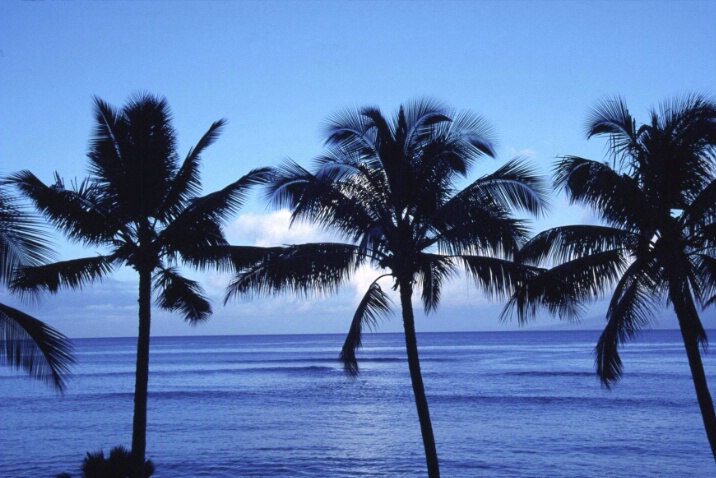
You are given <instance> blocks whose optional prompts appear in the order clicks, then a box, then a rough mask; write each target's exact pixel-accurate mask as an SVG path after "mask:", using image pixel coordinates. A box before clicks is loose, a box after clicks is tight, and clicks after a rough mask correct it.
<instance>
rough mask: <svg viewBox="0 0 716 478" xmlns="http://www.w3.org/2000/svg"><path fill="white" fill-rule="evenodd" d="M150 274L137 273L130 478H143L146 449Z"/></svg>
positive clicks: (146, 270) (147, 270)
mask: <svg viewBox="0 0 716 478" xmlns="http://www.w3.org/2000/svg"><path fill="white" fill-rule="evenodd" d="M151 293H152V272H151V270H149V269H147V268H143V269H142V270H140V271H139V336H138V338H137V369H136V375H135V383H134V421H133V424H132V478H144V477H143V474H144V457H145V454H146V449H147V390H148V385H149V332H150V326H151V306H152V304H151Z"/></svg>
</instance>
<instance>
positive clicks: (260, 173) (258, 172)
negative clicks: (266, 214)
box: [157, 168, 271, 255]
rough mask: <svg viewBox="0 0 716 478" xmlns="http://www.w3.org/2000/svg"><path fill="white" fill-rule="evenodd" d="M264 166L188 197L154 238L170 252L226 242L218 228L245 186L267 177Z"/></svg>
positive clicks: (237, 205)
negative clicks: (221, 186) (188, 199)
mask: <svg viewBox="0 0 716 478" xmlns="http://www.w3.org/2000/svg"><path fill="white" fill-rule="evenodd" d="M270 174H271V170H270V169H268V168H261V169H255V170H253V171H251V172H249V173H248V174H246V175H245V176H243V177H241V178H240V179H238V180H237V181H234V182H233V183H231V184H230V185H228V186H226V187H225V188H223V189H221V190H219V191H216V192H213V193H210V194H207V195H206V196H202V197H199V198H194V199H192V200H191V202H190V204H189V206H188V207H187V208H186V209H184V210H183V211H181V213H180V214H179V215H178V216H177V217H175V218H174V219H173V220H172V221H171V222H170V223H169V224H168V225H167V227H166V228H164V229H163V230H161V231H160V232H159V235H158V237H157V242H158V243H160V244H163V245H165V247H167V250H168V251H170V253H175V252H179V253H180V254H187V255H190V254H191V253H192V252H191V251H192V250H194V249H205V248H207V247H213V246H224V245H227V242H226V238H225V237H224V233H223V231H222V229H221V226H222V224H223V223H224V222H225V221H226V220H227V218H228V216H229V215H230V214H234V213H236V212H237V211H238V210H239V208H240V207H241V206H242V204H243V203H244V201H245V200H246V198H247V197H248V193H249V189H250V188H251V187H254V186H256V185H259V184H263V183H264V182H265V181H267V180H268V179H269V177H270Z"/></svg>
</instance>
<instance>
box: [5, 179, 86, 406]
mask: <svg viewBox="0 0 716 478" xmlns="http://www.w3.org/2000/svg"><path fill="white" fill-rule="evenodd" d="M49 247H50V246H49V243H48V237H47V233H46V231H45V230H44V229H43V227H42V226H41V225H40V224H39V223H38V222H37V220H36V219H35V218H34V217H33V216H31V215H30V214H28V213H27V212H26V211H25V210H24V209H22V208H21V207H19V206H18V205H17V204H16V202H15V201H14V200H13V197H12V195H11V194H10V193H9V192H8V191H7V189H6V188H5V186H4V185H0V284H2V285H3V286H7V285H8V284H9V283H10V281H11V280H12V278H13V276H14V274H15V273H16V271H17V268H18V267H19V266H23V265H26V266H33V265H40V264H42V263H45V262H47V261H49V260H51V256H52V253H51V251H50V248H49ZM74 362H75V360H74V357H73V355H72V344H71V342H70V341H69V339H68V338H67V337H65V336H64V335H62V334H61V333H60V332H58V331H57V330H55V329H53V328H52V327H50V326H49V325H47V324H45V323H43V322H42V321H40V320H38V319H36V318H34V317H32V316H30V315H28V314H26V313H24V312H22V311H20V310H18V309H15V308H13V307H10V306H8V305H5V304H0V363H6V364H8V365H10V366H11V367H15V368H21V369H23V370H24V371H25V372H26V373H27V374H29V375H30V376H32V377H35V378H37V379H39V380H42V381H44V382H47V383H49V384H51V385H52V386H53V387H54V388H55V389H56V390H57V391H58V392H60V393H62V392H63V391H64V390H65V380H66V378H67V376H68V375H69V372H70V367H71V366H72V365H73V364H74Z"/></svg>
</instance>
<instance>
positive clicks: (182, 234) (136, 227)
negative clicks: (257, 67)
mask: <svg viewBox="0 0 716 478" xmlns="http://www.w3.org/2000/svg"><path fill="white" fill-rule="evenodd" d="M94 104H95V121H96V125H95V131H94V134H93V137H92V140H91V146H90V152H89V154H88V157H89V176H88V178H86V179H85V180H84V181H82V182H81V183H79V184H75V185H73V187H72V188H66V187H65V185H64V183H63V181H62V180H61V179H60V178H59V176H57V175H56V181H55V183H54V184H53V185H51V186H47V185H45V184H43V183H42V182H41V181H40V180H39V179H37V178H36V177H35V176H34V175H33V174H32V173H30V172H28V171H22V172H19V173H16V174H15V175H14V176H13V181H14V182H15V183H16V184H17V185H18V187H20V189H21V190H22V191H23V192H24V193H25V195H26V196H27V197H29V198H30V199H31V200H32V201H33V202H34V204H35V206H36V207H37V208H38V209H39V210H40V211H42V212H43V213H44V214H45V216H47V218H48V219H49V220H50V221H51V222H52V223H53V224H54V225H55V226H56V227H58V228H59V229H61V230H62V231H64V232H65V234H66V235H67V236H68V237H69V238H70V239H71V240H74V241H79V242H82V243H84V244H86V245H88V246H100V247H105V248H107V249H108V250H109V253H108V254H106V255H98V256H94V257H88V258H83V259H75V260H69V261H65V262H58V263H55V264H51V265H46V266H40V267H32V268H25V269H24V270H23V272H24V274H23V277H22V280H21V281H17V282H16V283H15V284H14V285H15V287H17V288H19V289H25V290H37V289H40V290H48V291H50V292H57V290H58V289H59V288H61V287H78V286H81V285H82V284H84V283H87V282H89V281H92V280H94V279H97V278H100V277H102V276H105V275H106V274H108V273H109V272H111V271H112V270H113V269H114V268H116V267H118V266H121V265H127V266H130V267H132V268H133V269H134V270H135V271H137V273H138V275H139V333H138V340H137V368H136V382H135V393H134V421H133V428H132V459H133V462H134V466H133V474H132V476H133V477H135V478H136V477H139V476H141V473H142V467H143V466H144V462H145V451H146V425H147V383H148V375H149V336H150V322H151V301H152V291H154V292H155V293H156V295H157V297H156V301H155V302H156V305H158V306H159V307H161V308H163V309H167V310H170V311H177V312H179V313H180V314H181V315H182V316H183V318H184V319H185V320H187V321H188V322H190V323H191V324H196V323H198V322H202V321H204V320H206V319H208V318H209V316H210V315H211V311H212V310H211V304H210V303H209V301H208V299H207V298H206V297H205V295H204V291H203V289H202V287H201V286H200V285H199V283H197V282H196V281H193V280H190V279H188V278H185V277H184V276H182V274H181V271H180V270H179V269H178V267H177V265H178V264H180V263H184V264H189V265H195V266H196V265H198V266H202V265H207V264H209V263H211V262H212V261H215V260H216V257H220V256H221V254H217V253H216V251H213V252H208V251H212V248H216V247H218V248H220V247H224V246H227V245H228V244H227V241H226V239H225V237H224V234H223V231H222V229H221V226H222V222H223V221H224V220H225V219H226V217H227V216H228V215H229V214H230V213H233V212H235V211H236V210H237V209H238V208H239V207H240V206H241V204H242V202H243V201H244V200H245V198H246V194H247V192H248V188H249V187H251V186H253V185H255V184H258V183H260V182H261V181H262V180H263V179H265V178H266V173H267V170H255V171H252V172H250V173H249V174H247V175H246V176H244V177H242V178H241V179H239V180H237V181H235V182H233V183H231V184H229V185H228V186H226V187H225V188H224V189H222V190H220V191H216V192H213V193H211V194H208V195H205V196H199V195H198V194H199V191H200V187H201V181H200V177H199V164H200V154H201V153H202V152H203V151H204V150H205V149H206V148H207V147H208V146H209V145H211V144H212V143H213V142H214V141H215V140H216V139H217V137H218V135H219V133H220V131H221V129H222V126H223V125H224V121H223V120H221V121H217V122H215V123H214V124H212V125H211V127H210V128H209V130H208V131H207V132H206V133H205V134H204V136H203V137H202V138H201V139H200V140H199V142H198V143H197V145H196V146H195V147H194V148H192V149H191V150H190V151H189V153H188V155H187V157H186V158H185V159H184V161H183V162H182V163H181V164H180V160H179V156H178V153H177V151H176V134H175V132H174V129H173V128H172V126H171V114H170V110H169V107H168V105H167V103H166V100H165V99H164V98H160V97H154V96H151V95H148V94H141V95H138V96H135V97H133V98H132V99H130V101H129V102H128V104H127V105H126V106H125V107H124V108H122V109H121V110H119V111H118V110H115V109H114V108H113V107H112V106H110V105H108V104H107V103H105V102H104V101H102V100H101V99H99V98H95V101H94Z"/></svg>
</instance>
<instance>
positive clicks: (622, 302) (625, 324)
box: [594, 261, 659, 388]
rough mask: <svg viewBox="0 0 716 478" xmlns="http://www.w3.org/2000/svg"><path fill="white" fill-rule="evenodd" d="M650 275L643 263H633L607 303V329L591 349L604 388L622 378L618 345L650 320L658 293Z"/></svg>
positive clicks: (656, 303)
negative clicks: (592, 349)
mask: <svg viewBox="0 0 716 478" xmlns="http://www.w3.org/2000/svg"><path fill="white" fill-rule="evenodd" d="M652 275H653V274H652V273H651V271H650V267H649V266H648V265H647V264H644V263H643V262H642V261H635V262H634V263H632V265H631V266H630V267H629V268H628V269H627V271H626V272H625V273H624V275H623V276H622V278H621V280H620V281H619V283H618V284H617V287H616V289H615V291H614V295H613V296H612V300H611V301H610V304H609V309H608V310H607V326H606V327H605V328H604V331H603V332H602V334H601V336H600V337H599V340H598V341H597V346H596V347H595V349H594V357H595V364H596V366H597V375H598V376H599V379H600V380H601V382H602V384H603V385H604V386H605V387H607V388H611V386H612V385H613V384H614V383H616V382H617V381H618V380H619V379H620V378H621V375H622V361H621V357H620V355H619V346H620V345H623V344H625V343H626V342H628V341H629V340H630V339H633V338H634V337H636V336H637V335H638V334H639V332H640V331H641V330H643V329H644V328H645V327H648V326H649V324H650V323H651V321H652V320H653V319H652V317H653V316H652V312H653V310H654V309H655V308H656V307H657V305H658V303H659V295H658V293H659V291H658V287H657V284H656V283H655V282H654V280H653V279H652Z"/></svg>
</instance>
